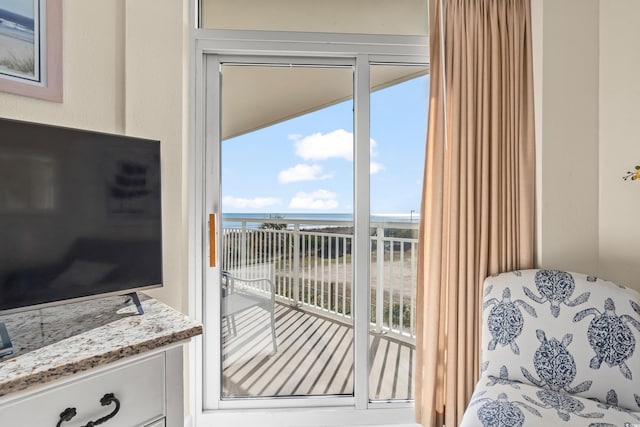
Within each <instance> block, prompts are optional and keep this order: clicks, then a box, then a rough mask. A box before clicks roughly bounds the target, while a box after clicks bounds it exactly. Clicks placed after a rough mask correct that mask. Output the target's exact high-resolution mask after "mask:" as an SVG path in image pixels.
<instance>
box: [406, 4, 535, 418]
mask: <svg viewBox="0 0 640 427" xmlns="http://www.w3.org/2000/svg"><path fill="white" fill-rule="evenodd" d="M439 1H440V0H430V6H429V11H430V16H431V22H430V24H431V25H430V35H431V37H430V44H431V51H430V58H431V66H430V69H431V100H430V112H429V128H428V129H429V130H428V135H427V158H426V170H425V176H424V192H423V203H422V213H423V214H422V220H421V225H420V238H421V244H420V260H421V264H420V265H419V274H418V331H419V332H418V338H417V359H416V365H417V366H416V414H417V419H418V422H420V423H421V424H422V425H423V426H442V425H443V424H446V425H447V427H453V426H457V425H458V423H459V421H460V419H461V417H462V414H463V413H464V410H465V408H466V405H467V403H468V400H469V397H470V396H471V393H472V391H473V387H474V385H475V382H476V381H477V378H478V376H479V351H480V349H479V340H480V333H479V331H480V320H481V303H482V294H481V286H482V282H483V280H484V278H485V277H486V276H487V275H490V274H494V273H498V272H501V271H508V270H512V269H519V268H531V267H532V266H533V257H534V171H535V163H534V162H535V152H534V127H533V126H534V123H533V79H532V72H533V71H532V54H531V13H530V0H442V2H443V17H444V24H443V26H444V30H443V32H444V43H445V48H444V56H443V52H442V49H441V43H442V38H441V37H442V34H441V28H440V22H439V18H440V5H439ZM443 58H444V61H445V67H444V71H443V67H442V61H443ZM445 81H446V85H444V87H443V83H444V82H445ZM445 94H446V102H445ZM445 109H446V112H445ZM445 137H446V138H445ZM445 139H447V141H446V143H445Z"/></svg>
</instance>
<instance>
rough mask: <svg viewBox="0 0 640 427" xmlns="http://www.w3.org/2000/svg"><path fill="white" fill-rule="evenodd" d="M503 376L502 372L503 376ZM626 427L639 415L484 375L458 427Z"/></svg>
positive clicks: (563, 393) (638, 419)
mask: <svg viewBox="0 0 640 427" xmlns="http://www.w3.org/2000/svg"><path fill="white" fill-rule="evenodd" d="M503 374H504V372H503ZM560 425H565V426H572V427H574V426H584V427H616V426H618V427H625V426H636V425H640V412H632V411H629V410H626V409H622V408H619V407H614V406H610V405H606V404H603V403H600V402H598V401H595V400H590V399H586V398H584V397H580V396H575V395H570V394H567V393H565V392H561V391H552V390H547V389H543V388H540V387H536V386H532V385H529V384H525V383H519V382H514V381H509V380H504V379H503V378H501V377H493V376H489V375H483V376H481V377H480V381H478V384H476V388H475V391H474V393H473V396H472V397H471V402H470V403H469V406H468V407H467V410H466V411H465V413H464V416H463V419H462V422H461V424H460V426H461V427H476V426H478V427H479V426H484V427H487V426H491V427H498V426H501V427H503V426H504V427H507V426H509V427H511V426H513V427H517V426H525V427H550V426H560Z"/></svg>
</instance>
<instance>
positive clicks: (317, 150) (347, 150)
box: [296, 129, 353, 160]
mask: <svg viewBox="0 0 640 427" xmlns="http://www.w3.org/2000/svg"><path fill="white" fill-rule="evenodd" d="M296 154H297V155H298V156H300V157H302V158H303V159H305V160H326V159H330V158H332V157H337V158H343V159H345V160H353V133H351V132H347V131H346V130H344V129H337V130H334V131H333V132H329V133H325V134H323V133H320V132H318V133H314V134H313V135H309V136H305V137H304V138H302V139H299V140H298V141H296Z"/></svg>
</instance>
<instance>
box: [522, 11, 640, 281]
mask: <svg viewBox="0 0 640 427" xmlns="http://www.w3.org/2000/svg"><path fill="white" fill-rule="evenodd" d="M532 11H533V18H534V23H533V31H534V64H535V70H534V71H535V79H536V85H535V87H536V92H535V95H536V104H537V105H536V139H537V149H538V163H539V164H538V173H539V175H538V178H537V179H538V194H537V196H538V211H537V214H538V221H537V225H538V252H537V254H538V264H539V265H540V266H542V267H547V268H559V269H565V270H571V271H579V272H584V273H588V274H593V275H597V276H600V277H603V278H607V279H610V280H614V281H617V282H619V283H622V284H625V285H628V286H630V287H633V288H636V289H639V290H640V262H638V259H639V257H638V254H640V226H639V225H638V220H637V212H640V182H635V181H634V182H625V181H624V180H623V179H622V176H623V175H624V174H625V172H626V171H628V170H632V169H633V168H634V167H635V166H636V165H640V141H639V139H640V138H638V136H639V135H640V120H639V119H640V117H638V112H639V111H640V81H638V78H637V70H638V69H639V68H640V52H639V51H638V49H637V46H636V45H637V41H638V40H640V27H638V25H637V17H638V16H640V2H637V0H616V1H611V0H533V5H532ZM634 213H635V215H634Z"/></svg>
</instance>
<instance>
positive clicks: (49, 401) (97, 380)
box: [0, 346, 184, 427]
mask: <svg viewBox="0 0 640 427" xmlns="http://www.w3.org/2000/svg"><path fill="white" fill-rule="evenodd" d="M182 375H183V372H182V346H177V347H173V348H171V349H168V350H161V351H155V352H150V353H145V354H144V355H142V356H136V357H131V358H128V359H123V360H121V361H119V362H115V363H112V364H107V365H104V366H102V367H100V368H94V369H92V370H89V371H86V372H83V373H81V374H76V375H73V376H70V377H67V378H64V379H62V380H58V381H54V382H51V383H48V384H47V385H44V386H40V387H36V388H33V389H29V390H27V391H25V392H18V393H12V394H10V395H8V396H4V397H2V398H0V420H2V422H1V424H2V425H7V426H29V427H40V426H42V427H54V426H56V423H59V422H60V419H61V413H63V412H64V411H65V410H67V408H70V409H69V410H68V411H67V414H70V413H72V412H74V411H75V415H74V416H73V417H67V418H70V419H67V420H65V421H62V422H61V423H60V424H59V425H60V427H81V426H84V425H86V424H87V423H88V422H89V421H96V420H97V419H99V418H101V417H104V416H107V415H108V414H111V413H112V412H114V411H115V409H116V406H118V407H119V408H118V411H117V413H115V415H114V416H113V417H112V418H110V419H109V420H107V421H105V422H104V423H102V424H100V425H101V426H104V427H143V426H145V427H163V426H166V427H178V426H182V424H183V419H184V415H183V396H182ZM108 394H113V396H114V398H115V399H111V398H110V396H108ZM105 395H107V396H108V397H107V398H106V400H105V401H104V402H103V403H104V404H105V406H102V405H101V403H100V400H101V399H102V398H103V397H104V396H105ZM116 399H117V403H116Z"/></svg>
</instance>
